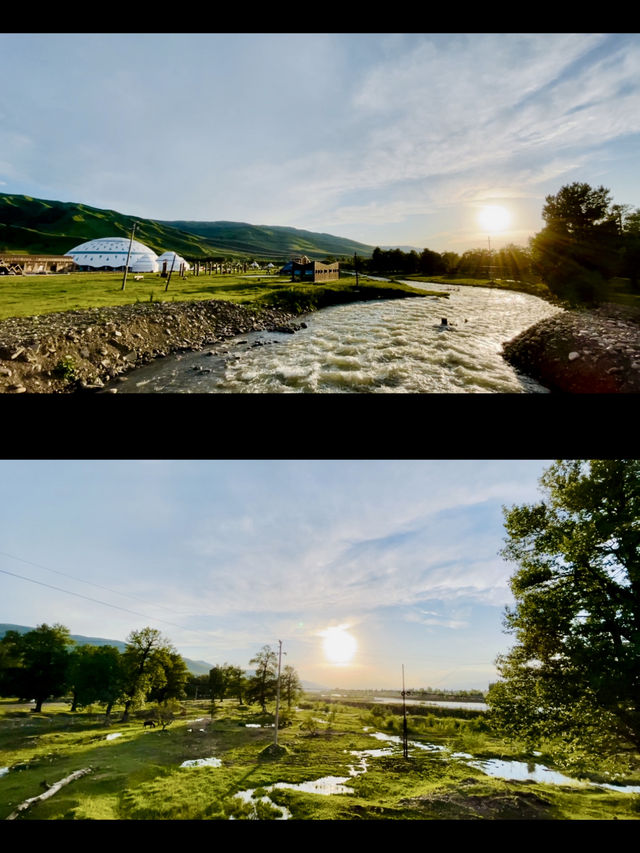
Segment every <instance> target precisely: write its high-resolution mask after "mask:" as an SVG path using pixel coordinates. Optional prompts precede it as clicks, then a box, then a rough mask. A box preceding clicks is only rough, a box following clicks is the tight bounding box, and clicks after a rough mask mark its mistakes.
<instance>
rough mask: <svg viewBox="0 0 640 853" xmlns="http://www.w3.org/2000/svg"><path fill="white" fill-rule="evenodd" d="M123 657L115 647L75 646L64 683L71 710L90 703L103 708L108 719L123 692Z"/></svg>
mask: <svg viewBox="0 0 640 853" xmlns="http://www.w3.org/2000/svg"><path fill="white" fill-rule="evenodd" d="M124 675H125V673H124V668H123V657H122V655H121V654H120V652H119V651H118V649H117V648H116V647H115V646H109V645H106V646H92V645H89V644H86V645H82V646H77V647H76V648H75V649H74V650H73V651H72V652H71V655H70V659H69V669H68V682H69V687H70V688H71V691H72V705H71V710H72V711H76V710H77V709H78V708H84V707H86V706H87V705H91V704H93V703H94V702H95V703H97V704H99V705H105V706H106V711H105V713H106V716H107V717H109V716H110V714H111V709H112V708H113V705H114V704H115V702H117V701H118V699H120V697H121V696H122V692H123V689H124V686H125V684H124Z"/></svg>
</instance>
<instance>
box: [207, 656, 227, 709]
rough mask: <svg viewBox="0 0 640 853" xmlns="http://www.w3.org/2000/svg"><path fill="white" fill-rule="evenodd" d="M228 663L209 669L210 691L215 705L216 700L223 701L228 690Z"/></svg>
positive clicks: (212, 702)
mask: <svg viewBox="0 0 640 853" xmlns="http://www.w3.org/2000/svg"><path fill="white" fill-rule="evenodd" d="M226 667H227V664H222V666H214V667H213V669H210V670H209V693H210V695H211V704H212V706H213V705H215V702H216V700H218V701H219V702H222V700H223V699H224V697H225V694H226V692H227V672H226Z"/></svg>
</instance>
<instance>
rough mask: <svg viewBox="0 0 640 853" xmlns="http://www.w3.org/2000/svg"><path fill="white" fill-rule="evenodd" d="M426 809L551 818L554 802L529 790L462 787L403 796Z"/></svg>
mask: <svg viewBox="0 0 640 853" xmlns="http://www.w3.org/2000/svg"><path fill="white" fill-rule="evenodd" d="M400 805H403V806H409V807H410V808H412V809H416V810H417V811H419V812H423V813H424V817H425V818H427V817H429V818H432V817H441V818H445V819H455V820H548V819H549V818H550V817H551V804H550V803H549V801H548V800H545V799H544V798H543V797H539V796H538V795H537V794H534V793H532V792H529V791H508V792H505V793H503V794H487V795H481V794H478V795H473V794H463V793H462V792H460V791H450V792H447V793H441V792H438V791H435V792H433V793H431V794H427V795H426V796H424V797H412V798H408V799H404V800H400Z"/></svg>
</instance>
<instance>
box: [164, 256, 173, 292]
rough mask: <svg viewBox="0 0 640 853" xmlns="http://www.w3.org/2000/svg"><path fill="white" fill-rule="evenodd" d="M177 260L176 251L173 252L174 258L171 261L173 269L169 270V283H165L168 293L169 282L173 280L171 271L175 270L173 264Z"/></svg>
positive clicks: (165, 290) (165, 289)
mask: <svg viewBox="0 0 640 853" xmlns="http://www.w3.org/2000/svg"><path fill="white" fill-rule="evenodd" d="M175 262H176V253H175V252H174V253H173V259H172V261H171V269H170V270H169V278H168V279H167V284H166V285H165V288H164V292H165V293H166V292H167V290H169V282H170V281H171V273H172V272H173V265H174V264H175Z"/></svg>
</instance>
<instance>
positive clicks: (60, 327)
mask: <svg viewBox="0 0 640 853" xmlns="http://www.w3.org/2000/svg"><path fill="white" fill-rule="evenodd" d="M296 319H297V318H296V317H295V315H293V314H288V313H285V312H284V311H279V310H277V309H264V310H258V309H256V308H251V307H247V306H242V305H234V304H233V303H231V302H223V301H220V300H204V301H201V302H170V303H167V302H149V303H138V304H135V305H123V306H116V307H111V308H88V309H83V310H80V311H65V312H61V313H56V314H43V315H41V316H39V317H16V318H11V319H8V320H3V321H2V322H0V393H9V394H19V393H24V392H28V393H45V394H52V393H73V392H77V391H97V390H99V389H101V388H102V387H103V386H104V384H105V383H106V382H109V381H111V380H112V379H114V378H115V377H118V376H120V375H121V374H123V373H125V372H127V371H129V370H131V369H132V368H134V367H140V366H141V365H143V364H147V363H148V362H150V361H151V360H152V359H154V358H158V357H161V356H165V355H170V354H171V353H176V352H183V351H186V350H198V349H202V348H203V347H206V346H208V345H210V344H214V343H216V342H218V341H221V340H224V339H225V338H230V337H233V336H234V335H240V334H244V333H245V332H251V331H258V330H263V329H264V330H266V331H271V332H274V331H281V332H282V331H286V332H294V331H296V330H297V329H300V328H301V327H302V324H301V323H300V322H299V321H298V322H296Z"/></svg>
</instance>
